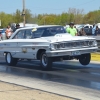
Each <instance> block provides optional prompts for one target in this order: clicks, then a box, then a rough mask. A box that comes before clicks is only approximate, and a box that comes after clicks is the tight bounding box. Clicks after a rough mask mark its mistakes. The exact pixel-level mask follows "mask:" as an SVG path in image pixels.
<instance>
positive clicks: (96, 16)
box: [0, 8, 100, 28]
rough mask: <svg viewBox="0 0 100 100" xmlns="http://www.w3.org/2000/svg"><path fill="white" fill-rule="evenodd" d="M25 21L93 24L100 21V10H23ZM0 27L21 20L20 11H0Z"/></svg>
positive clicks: (34, 22)
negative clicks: (33, 11)
mask: <svg viewBox="0 0 100 100" xmlns="http://www.w3.org/2000/svg"><path fill="white" fill-rule="evenodd" d="M25 19H26V23H33V24H38V25H47V24H50V25H54V24H56V25H63V26H65V25H66V24H69V23H70V22H74V23H75V24H86V23H88V24H94V23H99V22H100V10H95V11H90V12H89V13H87V14H84V10H83V9H76V8H69V10H68V12H62V14H38V15H36V14H32V13H31V10H29V9H26V10H25ZM0 20H1V28H4V27H6V26H7V25H8V24H10V23H20V22H23V16H22V11H20V10H19V9H17V10H16V11H15V13H13V14H7V13H5V12H0Z"/></svg>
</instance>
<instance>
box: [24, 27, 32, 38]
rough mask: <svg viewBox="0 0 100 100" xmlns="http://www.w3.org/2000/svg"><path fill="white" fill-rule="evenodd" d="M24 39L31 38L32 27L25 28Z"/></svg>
mask: <svg viewBox="0 0 100 100" xmlns="http://www.w3.org/2000/svg"><path fill="white" fill-rule="evenodd" d="M24 38H25V39H31V38H32V29H27V30H26V31H25V36H24Z"/></svg>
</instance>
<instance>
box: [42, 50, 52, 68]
mask: <svg viewBox="0 0 100 100" xmlns="http://www.w3.org/2000/svg"><path fill="white" fill-rule="evenodd" d="M40 62H41V67H42V69H43V70H51V69H52V58H51V57H47V55H46V53H45V52H42V53H41V57H40Z"/></svg>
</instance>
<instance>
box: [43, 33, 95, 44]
mask: <svg viewBox="0 0 100 100" xmlns="http://www.w3.org/2000/svg"><path fill="white" fill-rule="evenodd" d="M42 39H45V40H47V41H48V42H51V43H54V42H62V41H77V40H93V39H95V38H93V37H87V36H71V35H70V34H68V33H67V34H57V35H55V36H50V37H42Z"/></svg>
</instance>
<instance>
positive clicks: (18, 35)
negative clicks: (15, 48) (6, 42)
mask: <svg viewBox="0 0 100 100" xmlns="http://www.w3.org/2000/svg"><path fill="white" fill-rule="evenodd" d="M24 35H25V30H20V31H18V33H17V34H16V35H15V36H14V38H13V39H23V38H24Z"/></svg>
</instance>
